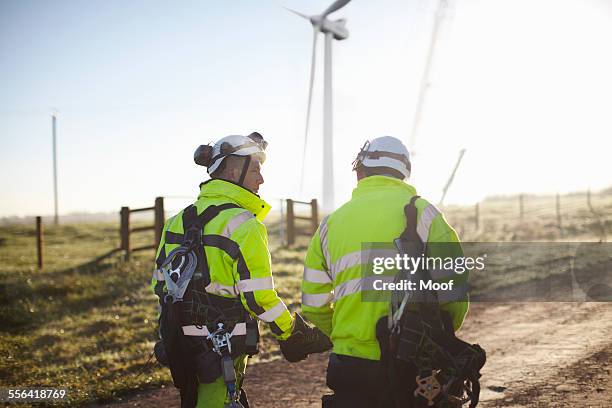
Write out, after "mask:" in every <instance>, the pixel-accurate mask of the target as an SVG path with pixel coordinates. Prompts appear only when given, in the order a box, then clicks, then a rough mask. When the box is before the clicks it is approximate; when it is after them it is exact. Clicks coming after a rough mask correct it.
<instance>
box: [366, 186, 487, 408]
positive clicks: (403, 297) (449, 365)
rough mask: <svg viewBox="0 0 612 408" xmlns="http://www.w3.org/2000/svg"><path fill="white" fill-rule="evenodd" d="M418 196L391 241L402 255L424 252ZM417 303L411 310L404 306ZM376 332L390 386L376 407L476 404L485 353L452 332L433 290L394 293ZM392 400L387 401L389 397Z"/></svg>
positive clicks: (424, 274) (417, 276)
mask: <svg viewBox="0 0 612 408" xmlns="http://www.w3.org/2000/svg"><path fill="white" fill-rule="evenodd" d="M418 198H419V196H415V197H413V198H412V199H411V200H410V203H409V204H408V205H406V206H405V207H404V213H405V215H406V229H405V230H404V231H403V232H402V234H401V235H400V237H399V238H398V239H396V240H395V241H394V244H395V246H396V247H397V249H398V251H399V253H400V254H401V255H404V254H406V255H408V256H411V257H421V256H425V253H426V243H424V242H423V241H422V240H421V238H420V237H419V235H418V233H417V229H416V225H417V208H416V205H415V202H416V200H417V199H418ZM402 279H409V280H410V279H412V280H413V281H415V282H418V280H421V279H424V280H430V279H431V276H430V274H429V271H427V270H426V269H418V270H417V271H416V272H414V273H413V274H411V273H410V272H408V271H400V272H399V273H398V274H397V276H396V278H395V280H396V282H397V281H400V280H402ZM408 304H410V305H416V308H415V309H416V310H409V309H408V308H407V305H408ZM376 335H377V338H378V341H379V343H380V347H381V365H382V370H383V375H385V376H386V377H387V378H388V380H389V381H388V384H389V386H388V389H387V390H385V393H384V395H383V397H381V401H380V405H379V406H380V407H387V406H394V407H396V408H400V407H402V408H405V407H425V406H427V407H436V408H447V407H461V406H462V405H463V404H465V403H467V402H469V403H470V405H469V406H470V408H474V407H476V405H477V404H478V400H479V396H480V383H479V378H480V370H481V368H482V367H483V366H484V364H485V361H486V353H485V351H484V350H483V349H482V348H481V347H480V346H479V345H478V344H468V343H466V342H464V341H462V340H460V339H459V338H457V337H456V336H455V333H454V329H453V323H452V319H451V316H450V315H449V314H448V313H447V312H444V311H441V310H440V307H439V303H438V298H437V294H436V292H435V291H433V290H425V291H420V292H417V291H406V292H405V293H400V294H397V293H394V294H393V296H392V300H391V304H390V309H389V316H388V317H383V318H382V319H380V320H379V321H378V323H377V326H376ZM389 399H391V401H389Z"/></svg>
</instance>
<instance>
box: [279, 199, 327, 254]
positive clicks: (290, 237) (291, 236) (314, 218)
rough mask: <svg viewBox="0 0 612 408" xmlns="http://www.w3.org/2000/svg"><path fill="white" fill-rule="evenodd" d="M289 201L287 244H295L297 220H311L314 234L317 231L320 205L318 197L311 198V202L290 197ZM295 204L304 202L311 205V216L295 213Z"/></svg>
mask: <svg viewBox="0 0 612 408" xmlns="http://www.w3.org/2000/svg"><path fill="white" fill-rule="evenodd" d="M286 202H287V245H293V244H294V243H295V236H296V229H295V220H305V221H310V225H311V229H312V234H314V233H315V232H316V231H317V228H318V226H319V207H318V204H317V200H316V199H314V198H313V199H312V200H310V202H304V201H297V200H292V199H290V198H288V199H287V200H286ZM295 204H303V205H309V206H310V217H306V216H301V215H295V209H294V206H295Z"/></svg>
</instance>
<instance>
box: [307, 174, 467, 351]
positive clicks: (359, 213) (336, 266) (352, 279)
mask: <svg viewBox="0 0 612 408" xmlns="http://www.w3.org/2000/svg"><path fill="white" fill-rule="evenodd" d="M414 195H416V190H415V189H414V187H412V186H410V185H408V184H406V183H404V182H403V181H401V180H398V179H395V178H392V177H386V176H371V177H366V178H363V179H361V180H360V181H359V183H358V184H357V187H356V188H355V189H354V190H353V195H352V198H351V200H350V201H348V202H347V203H346V204H344V205H343V206H342V207H340V208H339V209H338V210H336V211H335V212H333V213H332V214H330V215H329V216H328V217H326V218H324V219H323V220H322V222H321V224H320V225H319V228H318V230H317V232H316V233H315V235H314V237H313V238H312V240H311V242H310V246H309V248H308V252H307V254H306V259H305V262H304V275H303V279H302V311H303V313H304V315H305V316H306V317H307V318H308V319H309V320H310V321H311V322H313V323H314V324H315V325H316V326H317V327H319V328H320V329H321V330H322V331H323V332H325V333H326V334H327V335H329V336H330V337H331V340H332V342H333V343H334V348H333V350H334V352H335V353H336V354H345V355H349V356H354V357H360V358H366V359H370V360H379V359H380V348H379V345H378V342H377V340H376V335H375V325H376V322H377V321H378V320H379V319H380V318H381V317H382V316H385V315H387V314H388V311H389V303H388V302H386V301H378V302H376V301H362V298H361V288H362V285H363V287H368V285H367V284H366V283H364V282H363V280H362V271H361V266H362V264H365V263H371V262H372V259H373V258H374V257H386V256H394V254H395V253H396V252H394V251H392V250H385V249H371V250H368V251H362V244H363V243H371V242H377V243H380V242H383V243H389V244H390V243H392V242H393V240H394V239H396V238H398V237H399V236H400V234H401V233H402V231H403V230H404V228H405V226H406V217H405V215H404V206H405V205H406V204H408V203H409V202H410V199H411V197H413V196H414ZM416 207H417V220H418V221H417V233H418V234H419V236H420V238H421V239H422V240H423V242H428V243H432V242H450V243H458V242H459V240H458V238H457V234H456V233H455V231H454V230H453V229H452V228H451V227H450V226H449V225H448V223H447V222H446V220H445V218H444V216H443V215H442V214H441V213H440V212H439V211H438V209H437V208H436V207H435V206H433V205H432V204H429V203H428V202H427V201H426V200H424V199H418V200H417V201H416ZM453 247H455V248H457V249H458V251H459V252H460V253H454V254H453V256H462V255H463V253H462V251H461V249H460V246H459V245H454V246H453ZM427 255H428V256H439V255H437V254H433V253H431V251H429V252H428V253H427ZM430 273H431V276H432V280H433V281H435V282H445V281H449V280H450V279H453V280H454V285H455V287H459V290H462V289H465V292H466V293H467V278H468V276H467V275H468V273H467V272H466V273H463V274H461V275H458V274H455V273H454V272H452V276H451V275H449V274H448V273H443V272H438V271H430ZM369 287H371V285H370V286H369ZM444 292H446V293H444ZM444 292H443V291H439V292H438V296H439V301H440V304H441V308H442V309H443V310H446V311H448V312H449V313H450V314H451V316H452V318H453V324H454V327H455V330H458V329H459V327H461V324H462V323H463V320H464V318H465V315H466V313H467V310H468V301H467V294H466V295H465V297H461V298H459V299H465V300H466V301H451V302H448V301H445V299H444V296H447V295H448V291H444ZM455 293H456V291H455Z"/></svg>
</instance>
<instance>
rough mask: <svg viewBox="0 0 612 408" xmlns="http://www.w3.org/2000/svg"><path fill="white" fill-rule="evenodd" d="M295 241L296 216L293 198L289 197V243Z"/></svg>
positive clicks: (291, 243)
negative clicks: (294, 214)
mask: <svg viewBox="0 0 612 408" xmlns="http://www.w3.org/2000/svg"><path fill="white" fill-rule="evenodd" d="M294 242H295V218H294V216H293V200H292V199H290V198H288V199H287V245H293V244H294Z"/></svg>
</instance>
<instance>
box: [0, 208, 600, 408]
mask: <svg viewBox="0 0 612 408" xmlns="http://www.w3.org/2000/svg"><path fill="white" fill-rule="evenodd" d="M568 200H569V198H568ZM594 202H596V203H597V204H598V207H597V208H598V209H599V210H598V211H601V213H602V214H604V216H603V217H596V216H594V215H593V214H591V212H590V211H589V210H588V209H586V208H582V207H580V208H578V207H576V208H573V207H572V208H571V209H568V210H567V211H566V213H565V214H564V215H563V222H564V230H563V232H562V231H559V229H558V227H557V224H556V221H557V218H556V215H555V212H554V202H553V207H552V209H551V210H552V211H548V212H545V213H542V214H533V215H529V218H528V219H527V218H526V217H525V218H524V219H523V220H522V221H521V220H517V219H516V211H515V207H516V205H515V200H514V199H512V200H511V199H507V200H498V201H492V202H488V203H487V202H485V203H484V205H483V206H482V207H481V214H482V220H481V222H480V228H479V230H475V229H474V228H473V227H472V225H473V220H472V219H471V217H472V209H471V208H458V207H454V208H453V207H451V208H449V209H448V211H447V214H448V218H449V220H450V222H451V223H452V224H453V225H456V226H457V229H458V230H459V231H460V233H461V234H462V238H463V239H464V240H482V241H496V240H500V241H510V240H515V241H516V240H518V241H528V240H558V239H566V240H571V239H573V240H583V239H584V240H587V239H588V240H597V239H600V238H598V237H600V236H601V230H602V228H603V230H604V231H606V230H607V231H610V232H612V222H611V221H610V217H609V215H610V214H612V197H610V196H602V197H597V201H594ZM542 208H543V207H542ZM509 214H513V216H510V215H509ZM606 214H607V215H606ZM536 215H537V216H536ZM269 229H270V235H271V241H272V243H273V248H272V254H273V270H274V275H275V283H276V286H277V289H278V291H279V294H280V296H281V297H282V298H283V299H284V300H285V302H286V303H287V305H288V306H289V308H290V309H292V310H298V308H299V299H300V281H301V273H302V260H303V256H304V252H305V249H306V245H307V242H308V239H307V237H302V238H300V239H299V240H298V243H297V244H296V245H295V246H294V247H292V248H282V247H280V246H279V245H277V244H274V243H275V242H276V243H277V242H278V240H277V239H276V236H277V232H276V229H277V224H273V225H271V226H270V228H269ZM152 240H153V237H152V234H147V233H143V234H142V235H139V236H138V237H137V238H135V239H134V241H133V245H134V246H139V245H143V244H147V243H150V242H151V241H152ZM117 242H118V225H116V224H112V223H108V224H106V223H98V224H79V225H65V226H64V225H63V226H59V227H52V226H47V227H46V230H45V269H44V270H43V271H38V270H37V268H36V253H35V248H36V246H35V231H34V228H33V225H32V226H31V227H28V226H25V225H14V226H3V227H0V327H1V329H0V356H1V357H0V386H2V387H7V386H11V387H28V386H29V387H62V388H67V389H68V390H69V391H68V392H69V396H70V403H71V405H82V404H86V403H88V402H92V401H99V402H101V401H109V400H114V399H117V398H119V397H120V396H122V395H124V394H126V393H129V392H131V391H134V390H137V389H143V388H147V387H153V386H156V387H158V386H159V385H160V384H165V385H169V384H170V377H169V375H168V373H167V372H166V370H165V369H162V368H160V367H159V366H157V365H156V364H154V361H151V362H150V363H147V362H148V360H149V357H150V355H151V350H152V346H153V343H154V341H155V339H156V333H155V330H156V314H157V311H156V298H155V296H154V295H153V294H152V293H151V292H150V290H149V287H148V282H149V280H150V275H151V268H152V264H153V254H152V251H144V252H139V253H136V254H134V255H133V257H132V259H131V260H130V261H129V262H124V261H122V260H121V259H120V257H119V256H117V255H115V256H112V257H109V258H107V259H104V260H102V261H100V262H98V263H92V262H91V261H92V260H93V259H95V258H96V257H98V256H100V255H102V254H104V253H106V252H108V251H109V250H111V249H113V248H114V247H116V246H117ZM261 349H262V350H263V352H262V353H261V354H260V355H258V356H256V357H255V360H259V361H265V360H270V359H274V358H278V351H277V348H276V346H275V342H274V340H273V339H272V337H271V336H270V334H269V332H268V330H267V328H264V334H263V344H262V345H261ZM153 360H154V359H153Z"/></svg>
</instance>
